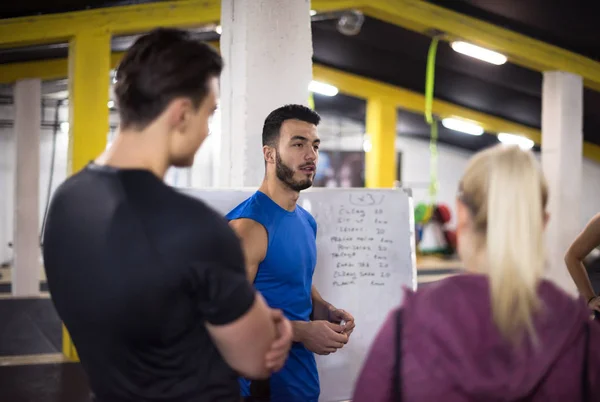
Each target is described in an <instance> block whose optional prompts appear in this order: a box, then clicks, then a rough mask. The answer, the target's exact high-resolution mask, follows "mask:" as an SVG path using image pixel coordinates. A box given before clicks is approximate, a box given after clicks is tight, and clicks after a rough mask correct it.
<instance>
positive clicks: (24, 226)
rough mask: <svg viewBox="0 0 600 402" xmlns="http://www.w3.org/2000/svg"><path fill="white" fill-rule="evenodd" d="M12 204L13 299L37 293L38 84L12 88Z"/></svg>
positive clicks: (20, 84)
mask: <svg viewBox="0 0 600 402" xmlns="http://www.w3.org/2000/svg"><path fill="white" fill-rule="evenodd" d="M14 99H15V125H14V133H15V141H16V147H15V149H16V157H15V193H14V196H15V201H14V211H15V213H14V237H13V239H14V244H13V247H14V265H13V274H12V294H13V296H37V295H39V293H40V272H41V266H40V247H39V233H38V230H39V182H40V130H41V114H42V110H41V103H42V99H41V81H40V80H23V81H18V82H17V83H16V85H15V96H14Z"/></svg>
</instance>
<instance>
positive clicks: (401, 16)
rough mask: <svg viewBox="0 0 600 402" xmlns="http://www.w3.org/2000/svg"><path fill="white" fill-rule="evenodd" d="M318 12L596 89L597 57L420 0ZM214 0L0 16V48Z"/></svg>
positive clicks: (169, 19)
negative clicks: (473, 48) (492, 55)
mask: <svg viewBox="0 0 600 402" xmlns="http://www.w3.org/2000/svg"><path fill="white" fill-rule="evenodd" d="M312 7H313V8H314V9H315V10H317V11H318V12H329V11H339V10H344V9H360V10H362V11H363V12H364V13H365V14H366V15H369V16H371V17H374V18H378V19H381V20H383V21H385V22H388V23H391V24H395V25H398V26H401V27H404V28H406V29H410V30H413V31H416V32H420V33H423V34H430V33H431V32H432V30H437V31H440V32H443V33H444V35H445V37H444V39H445V40H448V41H452V40H456V39H461V40H464V41H467V42H470V43H473V44H477V45H479V46H482V47H485V48H488V49H491V50H495V51H498V52H500V53H503V54H505V55H506V56H507V57H508V58H509V61H511V62H513V63H515V64H519V65H522V66H524V67H527V68H530V69H533V70H537V71H542V72H543V71H551V70H559V71H567V72H571V73H574V74H578V75H581V76H582V77H583V79H584V84H585V85H586V86H587V87H589V88H592V89H594V90H597V91H600V62H597V61H594V60H592V59H590V58H587V57H584V56H582V55H579V54H576V53H573V52H570V51H568V50H564V49H561V48H559V47H556V46H553V45H550V44H547V43H544V42H542V41H538V40H535V39H532V38H530V37H528V36H525V35H522V34H519V33H516V32H513V31H510V30H508V29H504V28H501V27H499V26H496V25H493V24H490V23H487V22H484V21H481V20H478V19H476V18H472V17H469V16H466V15H463V14H460V13H457V12H454V11H451V10H447V9H445V8H443V7H439V6H436V5H433V4H431V3H428V2H425V1H423V0H313V1H312ZM220 10H221V1H220V0H177V1H169V2H157V3H150V4H141V5H132V6H119V7H111V8H100V9H95V10H87V11H76V12H70V13H63V14H49V15H43V16H34V17H21V18H9V19H2V20H0V47H17V46H26V45H32V44H40V43H53V42H54V43H56V42H64V41H67V40H69V39H70V38H71V37H73V36H75V35H76V34H77V33H78V32H80V31H90V30H93V31H97V30H103V31H105V32H109V33H110V34H111V35H122V34H130V33H140V32H145V31H148V30H150V29H152V28H155V27H157V26H165V27H166V26H170V27H189V28H191V27H197V26H201V25H206V24H210V23H218V22H219V20H220V17H221V15H220V13H221V11H220Z"/></svg>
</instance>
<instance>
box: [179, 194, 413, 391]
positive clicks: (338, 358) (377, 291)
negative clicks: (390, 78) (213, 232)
mask: <svg viewBox="0 0 600 402" xmlns="http://www.w3.org/2000/svg"><path fill="white" fill-rule="evenodd" d="M182 191H183V192H184V193H187V194H189V195H191V196H193V197H196V198H200V199H201V200H203V201H204V202H205V203H207V204H208V205H209V206H211V207H212V208H214V209H215V210H216V211H218V212H219V213H221V214H222V215H225V214H227V213H228V212H229V211H230V210H232V209H233V208H234V207H236V206H237V205H238V204H239V203H240V202H242V201H244V200H245V199H246V198H248V197H249V196H251V195H252V194H253V193H254V191H256V189H183V190H182ZM298 204H299V205H301V206H302V207H304V208H305V209H306V210H308V211H309V212H310V213H311V214H312V215H313V216H314V218H315V220H316V221H317V266H316V270H315V274H314V277H313V284H314V285H315V286H316V287H317V289H318V290H319V292H320V293H321V295H322V296H323V298H324V299H325V300H327V301H328V302H330V303H331V304H333V305H334V306H336V307H337V308H342V309H344V310H347V311H348V312H350V313H351V314H352V315H353V316H354V318H355V320H356V328H355V330H354V332H353V333H352V335H351V337H350V341H349V342H348V344H347V345H346V346H344V347H343V348H342V349H340V350H338V351H337V352H336V353H333V354H331V355H328V356H319V355H316V359H317V366H318V370H319V377H320V382H321V397H320V398H319V401H320V402H338V401H346V400H348V399H350V398H351V396H352V392H353V390H354V383H355V381H356V378H357V376H358V374H359V372H360V369H361V368H362V365H363V361H364V359H365V358H366V355H367V353H368V352H369V350H370V346H371V344H372V342H373V340H374V338H375V336H376V335H377V332H378V331H379V328H380V327H381V325H382V324H383V322H384V321H385V319H386V318H387V315H388V313H389V312H390V310H392V309H393V308H395V307H397V306H398V305H399V304H400V303H401V302H402V287H404V286H405V287H408V288H411V289H416V286H417V272H416V254H415V247H414V244H415V238H414V224H413V221H414V215H413V207H412V198H411V197H410V195H409V191H408V190H405V189H377V190H375V189H362V188H360V189H359V188H353V189H330V188H327V189H320V188H319V189H318V188H315V189H310V190H306V191H303V192H302V193H301V194H300V198H299V199H298Z"/></svg>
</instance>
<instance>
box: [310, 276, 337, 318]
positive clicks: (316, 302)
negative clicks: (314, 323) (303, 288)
mask: <svg viewBox="0 0 600 402" xmlns="http://www.w3.org/2000/svg"><path fill="white" fill-rule="evenodd" d="M311 297H312V302H313V319H315V320H325V321H329V318H330V312H331V311H332V310H335V307H334V306H333V305H332V304H331V303H328V302H326V301H325V300H324V299H323V297H322V296H321V294H320V293H319V291H318V290H317V288H316V287H315V285H312V289H311Z"/></svg>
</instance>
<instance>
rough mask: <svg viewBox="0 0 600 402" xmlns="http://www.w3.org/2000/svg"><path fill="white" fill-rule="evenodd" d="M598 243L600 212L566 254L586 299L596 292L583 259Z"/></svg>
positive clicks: (577, 283) (572, 275) (599, 242)
mask: <svg viewBox="0 0 600 402" xmlns="http://www.w3.org/2000/svg"><path fill="white" fill-rule="evenodd" d="M598 245H600V214H598V215H596V216H594V217H593V218H592V220H591V221H590V222H589V223H588V224H587V226H586V227H585V228H584V229H583V231H582V232H581V233H580V234H579V236H577V238H576V239H575V241H574V242H573V244H572V245H571V247H569V250H568V251H567V253H566V255H565V263H566V264H567V269H568V270H569V274H571V278H573V281H574V282H575V285H577V289H579V292H580V293H581V294H582V295H583V297H584V298H585V299H586V300H590V299H591V298H592V297H594V296H595V293H594V289H593V288H592V284H591V282H590V278H589V276H588V274H587V271H586V269H585V266H584V265H583V260H584V259H585V257H586V256H587V255H588V254H589V253H590V252H591V251H592V250H593V249H594V248H596V247H598Z"/></svg>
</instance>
